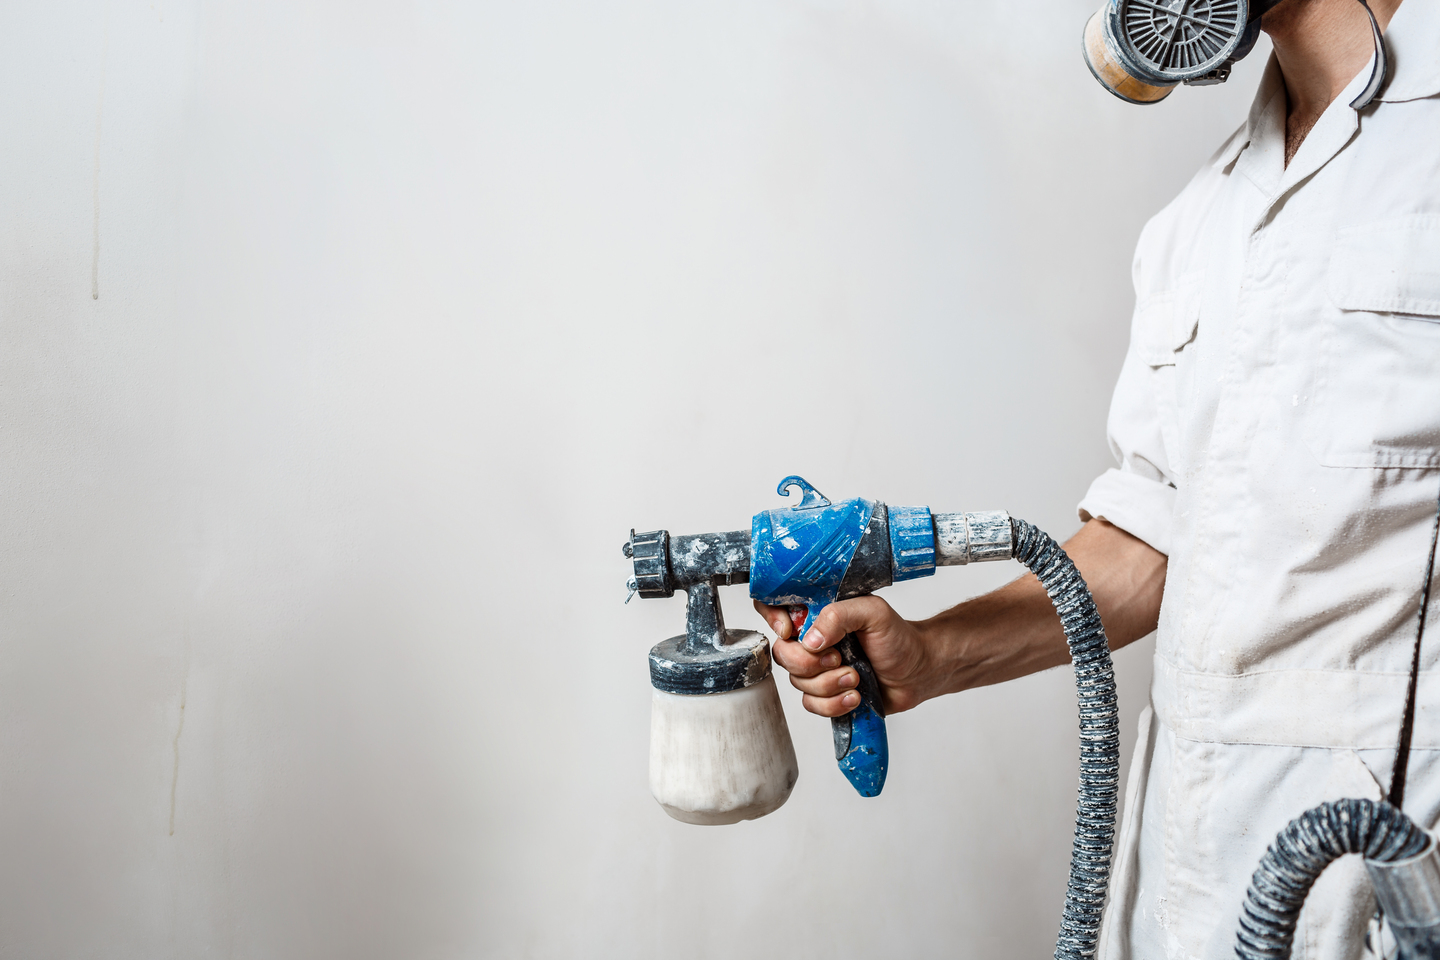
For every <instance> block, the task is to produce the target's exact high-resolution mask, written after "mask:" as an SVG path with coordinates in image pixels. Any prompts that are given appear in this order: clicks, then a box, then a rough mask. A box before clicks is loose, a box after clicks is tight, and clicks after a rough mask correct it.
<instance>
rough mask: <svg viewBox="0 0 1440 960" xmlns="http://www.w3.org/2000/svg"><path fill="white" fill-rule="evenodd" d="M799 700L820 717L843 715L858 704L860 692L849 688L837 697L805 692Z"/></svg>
mask: <svg viewBox="0 0 1440 960" xmlns="http://www.w3.org/2000/svg"><path fill="white" fill-rule="evenodd" d="M801 700H802V702H803V703H804V704H805V709H806V710H809V711H810V712H811V713H815V714H819V715H820V716H822V717H843V716H845V714H847V713H849V712H850V711H851V710H854V709H855V708H856V707H858V706H859V705H860V694H858V693H856V692H855V691H854V690H851V691H850V692H849V693H842V694H840V696H838V697H812V696H811V695H810V694H808V693H807V694H805V696H804V697H802V698H801Z"/></svg>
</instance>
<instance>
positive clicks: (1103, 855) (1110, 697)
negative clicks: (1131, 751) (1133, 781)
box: [1011, 519, 1120, 960]
mask: <svg viewBox="0 0 1440 960" xmlns="http://www.w3.org/2000/svg"><path fill="white" fill-rule="evenodd" d="M1011 528H1012V530H1013V531H1014V534H1015V559H1017V560H1019V561H1020V562H1021V563H1023V564H1025V566H1026V567H1028V568H1029V569H1030V572H1031V573H1033V574H1035V576H1037V577H1039V578H1040V583H1041V584H1042V585H1043V586H1044V587H1045V592H1046V593H1048V594H1049V595H1050V602H1051V603H1053V604H1054V605H1055V612H1056V613H1058V614H1059V615H1060V623H1061V625H1062V626H1064V628H1065V642H1066V643H1067V644H1069V646H1070V658H1071V659H1072V660H1073V661H1074V664H1075V686H1076V688H1077V691H1078V694H1079V700H1080V797H1079V800H1078V802H1077V804H1076V809H1075V845H1074V847H1073V848H1072V849H1071V852H1070V884H1069V887H1068V889H1067V890H1066V893H1065V915H1064V917H1063V918H1062V919H1061V921H1060V935H1059V937H1058V939H1057V940H1056V942H1055V960H1089V958H1091V957H1093V956H1095V944H1096V940H1097V939H1098V937H1099V933H1100V916H1101V913H1102V911H1103V910H1104V908H1105V891H1106V888H1107V887H1108V886H1109V884H1110V853H1111V847H1112V845H1113V843H1114V839H1115V804H1116V801H1117V800H1118V798H1119V792H1120V724H1119V711H1118V708H1117V705H1116V698H1115V669H1114V667H1113V666H1112V665H1111V663H1110V645H1109V643H1108V642H1107V641H1106V639H1105V628H1104V626H1102V625H1101V623H1100V612H1099V611H1098V610H1096V609H1095V600H1094V598H1093V597H1091V596H1090V589H1089V588H1088V587H1086V586H1085V581H1084V580H1083V579H1082V578H1081V577H1080V571H1078V570H1076V569H1075V564H1074V563H1072V562H1071V560H1070V558H1069V557H1068V556H1067V555H1066V554H1065V551H1064V550H1062V549H1060V545H1059V544H1058V543H1056V542H1055V541H1054V540H1052V539H1051V538H1050V537H1049V536H1048V535H1047V534H1045V533H1043V532H1042V531H1040V530H1039V529H1037V528H1036V527H1035V526H1033V525H1031V524H1029V523H1026V522H1025V521H1024V520H1013V519H1012V520H1011Z"/></svg>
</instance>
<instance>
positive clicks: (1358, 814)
mask: <svg viewBox="0 0 1440 960" xmlns="http://www.w3.org/2000/svg"><path fill="white" fill-rule="evenodd" d="M1427 839H1428V838H1427V836H1426V834H1425V831H1424V830H1421V829H1420V828H1419V827H1418V826H1416V825H1415V823H1414V821H1412V820H1411V819H1410V818H1409V817H1407V816H1405V814H1403V813H1401V812H1400V811H1399V810H1397V809H1396V808H1395V807H1392V806H1391V805H1390V804H1388V803H1385V802H1384V801H1383V800H1332V801H1330V802H1329V803H1322V804H1320V806H1318V807H1315V808H1314V809H1311V810H1307V811H1305V812H1304V813H1302V814H1301V815H1300V816H1298V817H1296V818H1295V819H1294V820H1291V821H1290V823H1289V824H1288V825H1287V826H1286V827H1285V829H1284V830H1281V831H1280V834H1279V835H1278V836H1277V837H1276V838H1275V842H1274V843H1272V844H1270V849H1269V850H1267V851H1265V856H1264V857H1263V858H1262V859H1261V860H1260V866H1259V867H1258V868H1257V869H1256V870H1255V876H1254V877H1252V878H1251V880H1250V889H1249V891H1248V892H1247V893H1246V894H1245V908H1244V911H1243V912H1242V913H1241V914H1240V931H1239V933H1238V934H1237V936H1236V942H1235V955H1236V956H1237V957H1239V958H1240V960H1288V958H1289V956H1290V944H1291V942H1292V941H1293V940H1294V939H1295V922H1296V921H1297V920H1299V919H1300V908H1301V907H1302V906H1303V905H1304V903H1305V897H1306V896H1307V895H1308V894H1309V893H1310V887H1311V886H1312V885H1314V883H1315V880H1316V878H1317V877H1319V876H1320V872H1321V871H1322V870H1324V869H1325V868H1326V867H1328V866H1329V865H1330V863H1331V862H1332V861H1334V860H1337V859H1339V858H1340V857H1342V856H1344V855H1345V854H1347V853H1358V854H1362V855H1363V856H1364V857H1365V859H1367V860H1378V861H1380V862H1382V863H1390V862H1393V861H1396V860H1404V859H1406V858H1407V857H1413V856H1415V855H1417V854H1419V853H1420V852H1421V851H1423V850H1424V849H1425V844H1426V842H1427Z"/></svg>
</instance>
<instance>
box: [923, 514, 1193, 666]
mask: <svg viewBox="0 0 1440 960" xmlns="http://www.w3.org/2000/svg"><path fill="white" fill-rule="evenodd" d="M1065 552H1066V553H1068V554H1069V555H1070V559H1071V560H1073V561H1074V562H1075V566H1076V567H1077V568H1079V570H1080V575H1081V576H1083V577H1084V578H1085V582H1086V584H1087V585H1089V587H1090V592H1091V593H1092V594H1093V595H1094V597H1095V604H1096V606H1098V607H1099V608H1100V619H1101V621H1102V622H1103V623H1104V624H1105V634H1106V636H1107V637H1108V638H1109V640H1110V649H1112V650H1118V649H1119V648H1121V647H1123V646H1125V645H1126V644H1129V643H1133V642H1135V641H1136V640H1139V639H1140V638H1141V637H1143V636H1146V635H1147V634H1149V633H1150V632H1151V631H1153V630H1154V629H1155V625H1156V623H1157V622H1158V621H1159V618H1160V598H1161V596H1162V594H1163V592H1164V589H1165V568H1166V565H1167V559H1166V557H1165V555H1164V554H1163V553H1160V552H1159V551H1158V550H1155V549H1154V548H1153V547H1151V546H1150V545H1148V544H1146V543H1145V542H1144V541H1142V540H1139V539H1137V538H1135V537H1133V536H1131V535H1130V534H1128V533H1126V532H1125V531H1124V530H1121V529H1120V528H1119V527H1116V526H1112V525H1111V524H1109V523H1106V522H1105V521H1104V520H1091V521H1090V522H1089V523H1087V524H1085V526H1083V527H1081V528H1080V531H1079V532H1078V533H1076V534H1075V536H1073V537H1071V538H1070V539H1069V540H1068V541H1066V543H1065ZM916 626H917V627H918V629H919V630H920V632H921V634H922V636H923V637H924V639H925V643H926V645H927V646H930V647H931V649H932V655H933V657H934V662H937V663H940V664H945V665H947V676H945V677H944V678H943V680H942V685H943V689H942V690H940V691H938V692H941V693H955V692H958V691H961V690H966V689H969V688H971V687H981V686H985V685H987V684H991V683H1000V682H1001V681H1004V680H1013V679H1015V678H1016V677H1023V676H1025V675H1027V674H1031V673H1035V672H1037V671H1040V670H1045V669H1047V668H1049V667H1054V666H1059V665H1060V664H1062V663H1068V662H1069V660H1070V652H1069V650H1068V648H1067V647H1066V646H1065V634H1064V631H1062V630H1061V628H1060V618H1059V617H1058V616H1057V615H1056V614H1055V608H1054V607H1053V606H1052V605H1051V603H1050V598H1049V597H1048V596H1046V595H1045V589H1044V588H1043V587H1041V586H1040V581H1039V580H1037V579H1036V578H1035V576H1034V575H1033V574H1026V575H1025V576H1024V577H1022V578H1020V579H1019V580H1016V581H1015V582H1014V583H1011V584H1008V585H1007V586H1004V587H1001V588H1000V589H999V590H995V591H993V592H991V593H987V594H985V595H984V596H981V597H976V598H975V599H973V600H967V601H966V602H964V603H962V604H960V605H959V606H956V607H951V608H950V609H949V610H946V611H945V612H944V613H940V614H937V615H936V616H934V617H931V618H930V619H929V620H922V621H920V622H919V623H917V624H916Z"/></svg>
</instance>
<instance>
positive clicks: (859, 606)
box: [759, 0, 1440, 960]
mask: <svg viewBox="0 0 1440 960" xmlns="http://www.w3.org/2000/svg"><path fill="white" fill-rule="evenodd" d="M1370 6H1371V8H1372V9H1373V11H1374V13H1375V16H1376V18H1377V21H1378V22H1379V24H1380V26H1381V27H1382V29H1385V30H1386V44H1387V48H1388V50H1389V53H1390V67H1389V75H1388V78H1387V81H1386V83H1385V85H1384V87H1383V88H1382V89H1381V91H1380V94H1379V96H1378V98H1377V99H1376V100H1375V101H1374V102H1373V103H1371V104H1370V105H1368V106H1366V107H1364V108H1362V109H1361V110H1360V111H1358V112H1357V111H1356V110H1355V109H1352V108H1351V107H1350V106H1349V103H1350V102H1351V101H1352V100H1353V99H1355V96H1356V94H1357V93H1358V92H1359V90H1361V89H1362V88H1363V87H1364V85H1365V83H1366V81H1367V80H1368V78H1369V76H1370V58H1371V55H1372V51H1373V41H1372V34H1371V29H1370V24H1369V20H1368V18H1367V15H1366V13H1365V10H1364V8H1363V7H1362V6H1361V4H1359V3H1357V2H1356V0H1284V2H1282V3H1280V4H1279V5H1277V6H1276V7H1275V8H1273V9H1272V10H1271V11H1269V12H1268V13H1267V14H1266V15H1265V17H1264V20H1263V22H1262V26H1263V29H1264V30H1265V31H1266V32H1267V33H1268V34H1269V35H1270V37H1271V40H1272V42H1273V47H1274V53H1273V56H1272V58H1271V62H1270V64H1269V65H1268V66H1267V68H1266V71H1265V76H1264V80H1263V81H1262V82H1261V85H1260V89H1259V91H1258V93H1257V95H1256V98H1255V102H1254V106H1253V107H1252V109H1251V112H1250V116H1249V119H1248V120H1247V121H1246V123H1245V125H1244V126H1243V127H1242V128H1241V129H1240V130H1239V131H1238V132H1237V133H1236V134H1235V135H1234V136H1232V137H1231V138H1230V140H1229V141H1228V142H1227V143H1226V144H1225V145H1224V146H1223V147H1221V149H1220V150H1219V152H1218V153H1216V154H1215V156H1214V157H1212V158H1211V160H1210V162H1208V163H1207V164H1206V165H1205V166H1204V167H1203V168H1202V169H1201V170H1200V172H1199V173H1198V174H1197V175H1196V176H1195V178H1194V179H1193V180H1192V181H1191V183H1190V184H1189V186H1187V187H1186V188H1185V190H1184V191H1183V192H1182V193H1181V194H1180V196H1179V197H1178V198H1177V199H1176V200H1175V201H1174V202H1173V203H1171V204H1170V206H1168V207H1167V208H1166V209H1165V210H1163V211H1162V212H1161V213H1160V214H1159V215H1158V216H1157V217H1155V219H1154V220H1152V221H1151V222H1150V223H1149V225H1147V227H1146V228H1145V230H1144V232H1143V234H1142V236H1141V238H1140V242H1139V247H1138V250H1137V253H1136V257H1135V263H1134V282H1135V291H1136V298H1137V299H1136V307H1135V314H1134V320H1133V323H1132V329H1131V343H1130V348H1129V352H1128V354H1127V356H1126V359H1125V364H1124V368H1123V370H1122V372H1121V375H1120V380H1119V383H1118V385H1117V387H1116V391H1115V397H1114V401H1113V405H1112V409H1111V414H1110V421H1109V434H1110V442H1111V446H1112V448H1113V450H1114V453H1115V455H1116V457H1117V459H1118V461H1119V468H1118V469H1113V470H1110V471H1108V472H1107V473H1105V474H1104V475H1103V476H1101V477H1100V478H1099V479H1097V480H1096V481H1095V482H1094V484H1093V485H1092V486H1091V488H1090V490H1089V492H1088V493H1087V494H1086V496H1085V498H1084V500H1083V501H1082V502H1081V504H1080V518H1081V519H1082V520H1083V521H1084V526H1083V527H1082V528H1081V530H1080V531H1079V533H1077V534H1076V535H1075V536H1074V537H1073V538H1072V539H1071V540H1070V541H1069V542H1068V543H1067V544H1066V545H1065V547H1066V550H1067V551H1068V552H1069V554H1070V556H1071V557H1072V558H1073V559H1074V560H1075V562H1076V564H1077V565H1078V566H1079V568H1080V570H1081V572H1082V573H1083V574H1084V576H1085V578H1086V580H1087V581H1088V582H1089V585H1090V588H1091V590H1092V591H1093V592H1094V595H1095V598H1096V601H1097V603H1098V605H1099V608H1100V612H1101V615H1102V617H1103V619H1104V622H1105V627H1106V630H1107V633H1108V635H1109V637H1110V641H1111V644H1112V646H1113V647H1117V648H1118V647H1121V646H1124V645H1125V644H1127V643H1131V642H1133V641H1135V640H1137V639H1139V638H1141V637H1143V636H1145V635H1147V634H1149V633H1150V632H1151V631H1154V630H1157V628H1158V634H1157V641H1156V653H1155V674H1154V682H1153V685H1152V690H1151V704H1152V707H1151V708H1149V709H1147V710H1146V711H1145V713H1144V715H1143V716H1142V719H1141V731H1140V740H1139V744H1138V746H1137V750H1136V756H1135V762H1134V763H1133V764H1132V771H1131V774H1130V782H1129V784H1128V786H1127V790H1126V798H1125V806H1124V812H1123V814H1122V818H1121V820H1122V822H1121V824H1120V835H1119V840H1118V843H1117V847H1116V855H1115V872H1114V879H1113V882H1112V886H1111V891H1110V899H1109V903H1108V905H1107V908H1106V911H1107V912H1106V918H1105V926H1104V929H1103V932H1102V936H1101V943H1100V955H1101V956H1102V957H1104V958H1107V960H1122V958H1123V960H1192V958H1196V960H1199V958H1203V960H1220V958H1229V957H1232V956H1234V952H1233V951H1234V938H1235V929H1236V921H1237V918H1238V917H1239V915H1240V909H1241V903H1242V900H1243V897H1244V891H1245V887H1246V884H1247V883H1248V881H1249V878H1250V875H1251V873H1252V872H1253V870H1254V868H1255V865H1256V863H1257V862H1258V861H1259V859H1260V856H1261V855H1262V854H1263V852H1264V850H1265V847H1266V846H1267V844H1268V843H1269V842H1270V840H1271V839H1273V837H1274V836H1275V834H1276V832H1277V831H1278V830H1279V829H1280V828H1281V827H1282V826H1284V824H1285V823H1286V822H1288V821H1289V820H1290V819H1291V818H1292V817H1294V816H1296V815H1297V814H1299V813H1301V812H1302V811H1304V810H1306V809H1307V808H1309V807H1311V806H1314V805H1315V804H1317V803H1320V802H1322V801H1325V800H1331V799H1337V798H1341V797H1369V798H1375V799H1379V798H1380V797H1381V796H1382V795H1383V786H1384V785H1386V784H1388V782H1389V776H1390V771H1391V766H1392V763H1393V760H1394V756H1395V743H1396V739H1397V731H1398V728H1399V725H1400V718H1401V714H1402V711H1403V708H1404V703H1405V694H1406V688H1407V683H1408V676H1409V668H1410V659H1411V653H1412V649H1413V644H1414V637H1415V617H1416V611H1417V606H1418V588H1419V586H1420V581H1421V578H1422V575H1423V573H1424V569H1425V559H1426V554H1427V551H1428V547H1429V539H1430V530H1431V525H1432V523H1433V522H1434V520H1435V510H1436V497H1437V494H1440V4H1437V3H1435V2H1434V0H1410V2H1408V3H1405V4H1404V6H1403V8H1402V7H1401V3H1400V0H1371V2H1370ZM759 609H760V611H761V613H762V614H764V615H765V617H766V619H767V620H768V621H769V622H770V624H771V626H772V627H773V628H774V629H775V631H776V633H777V635H778V636H779V637H780V640H779V641H778V642H777V643H776V644H775V654H774V655H775V659H776V661H778V662H779V663H780V664H781V665H782V666H784V667H785V668H786V669H787V670H788V671H789V672H790V677H791V682H792V683H793V684H794V685H795V686H796V687H798V688H799V689H800V690H801V691H802V692H803V693H804V694H805V696H804V704H805V707H806V709H807V710H809V711H811V712H812V713H816V714H819V715H821V716H826V717H830V716H837V715H841V714H844V713H846V712H848V711H849V710H850V709H851V707H853V706H854V704H855V703H856V702H857V699H856V694H855V693H854V687H855V685H856V682H857V678H856V675H855V672H854V670H853V669H851V668H849V667H844V666H841V665H840V663H839V658H838V655H837V654H836V652H835V651H834V650H832V649H830V648H831V647H832V646H833V645H834V644H835V642H837V641H838V640H840V639H841V638H842V637H843V636H844V635H845V633H846V632H847V631H853V632H855V633H856V634H858V636H859V638H860V642H861V643H862V644H863V646H864V647H865V650H866V652H867V653H868V654H869V657H870V660H871V662H872V664H873V665H874V667H875V670H876V673H877V674H878V676H879V679H880V683H881V686H882V689H883V693H884V698H885V706H886V709H887V711H889V712H892V713H894V712H898V711H902V710H908V709H910V708H912V707H915V706H917V705H918V704H920V703H922V702H924V701H925V700H928V699H930V698H931V697H936V696H939V695H941V694H945V693H953V692H957V691H961V690H966V689H969V688H971V687H976V686H981V685H984V684H990V683H998V682H1000V681H1002V680H1009V679H1011V678H1014V677H1019V676H1023V675H1025V674H1028V673H1032V672H1034V671H1037V670H1042V669H1045V668H1047V667H1051V666H1055V665H1057V664H1062V663H1065V662H1066V661H1067V660H1068V659H1069V658H1068V654H1067V652H1066V648H1065V644H1064V640H1063V636H1062V634H1061V631H1060V628H1059V623H1058V620H1057V618H1056V617H1055V614H1054V612H1053V610H1052V608H1051V606H1050V602H1049V600H1048V599H1047V598H1046V597H1045V595H1044V593H1043V591H1042V590H1041V588H1040V587H1039V584H1038V583H1037V582H1036V580H1035V579H1034V578H1033V577H1026V578H1024V579H1022V580H1019V581H1017V582H1015V583H1012V584H1010V585H1009V586H1007V587H1005V588H1003V589H1001V590H998V591H996V592H994V593H992V594H989V595H987V596H983V597H979V598H977V599H974V600H971V601H969V602H966V603H963V604H961V605H960V606H958V607H955V608H953V609H951V610H947V611H945V612H944V613H941V614H939V615H938V616H935V617H932V618H930V619H928V620H921V621H914V622H912V621H906V620H904V619H901V618H900V617H899V616H898V615H897V614H896V613H895V612H894V611H893V610H891V608H890V607H889V606H888V605H887V604H886V603H885V601H883V600H881V599H879V598H876V597H866V598H861V599H855V600H848V601H844V602H842V603H836V604H833V605H832V606H830V607H829V608H828V609H827V610H826V611H825V612H824V613H822V614H821V615H820V617H819V618H818V619H817V620H816V623H815V625H814V627H813V629H811V630H810V632H809V633H808V634H807V635H806V636H805V637H804V638H803V642H797V641H796V640H795V639H793V638H792V637H791V634H792V630H791V626H790V622H789V619H788V618H787V616H786V614H785V611H783V610H780V609H777V608H772V607H764V606H760V607H759ZM1431 635H1432V636H1434V637H1435V638H1436V641H1437V642H1436V643H1434V644H1427V649H1426V650H1425V651H1424V657H1423V661H1422V664H1421V671H1422V672H1421V674H1420V682H1419V701H1418V703H1419V708H1418V711H1417V713H1418V716H1417V720H1416V723H1415V728H1414V739H1413V747H1414V751H1415V752H1414V754H1413V755H1412V757H1411V760H1410V775H1409V781H1408V782H1409V787H1408V790H1407V793H1406V804H1405V809H1406V811H1407V812H1408V813H1410V814H1411V816H1412V817H1414V818H1415V819H1416V820H1417V821H1419V822H1420V823H1421V824H1422V825H1424V826H1431V825H1433V824H1434V823H1435V821H1436V818H1437V814H1440V766H1437V757H1440V711H1436V710H1434V705H1435V704H1436V703H1437V702H1440V672H1435V671H1434V667H1435V663H1436V660H1437V658H1440V630H1436V631H1434V632H1433V633H1432V634H1431ZM1352 860H1354V858H1350V859H1349V860H1345V861H1341V862H1339V863H1337V864H1336V865H1334V866H1333V867H1331V868H1330V870H1328V871H1327V872H1326V874H1325V875H1324V876H1322V878H1321V879H1320V881H1319V883H1318V884H1317V885H1316V887H1315V889H1314V891H1313V893H1312V894H1311V896H1310V899H1309V901H1308V905H1307V908H1306V910H1305V912H1304V913H1303V914H1302V917H1301V922H1300V928H1299V930H1298V933H1297V936H1296V940H1295V953H1294V956H1295V957H1297V958H1307V960H1340V958H1347V960H1348V958H1358V957H1360V956H1362V955H1363V952H1364V949H1365V948H1364V946H1363V944H1364V939H1365V938H1364V933H1365V927H1366V923H1367V920H1368V918H1369V917H1370V916H1371V914H1372V912H1373V910H1374V901H1373V898H1372V895H1371V893H1370V890H1369V883H1368V881H1367V880H1366V879H1365V874H1364V870H1363V867H1362V865H1361V864H1360V863H1358V862H1351V861H1352Z"/></svg>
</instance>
